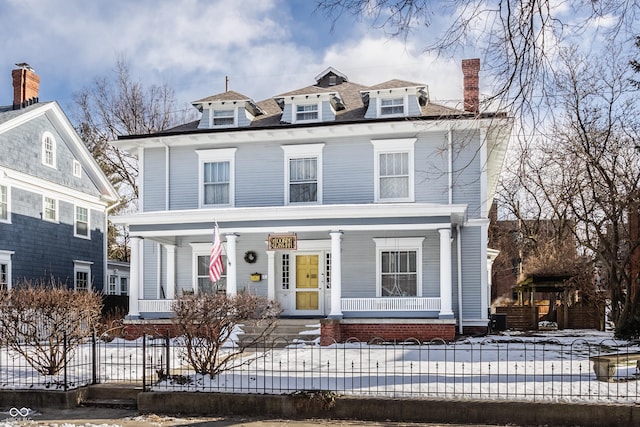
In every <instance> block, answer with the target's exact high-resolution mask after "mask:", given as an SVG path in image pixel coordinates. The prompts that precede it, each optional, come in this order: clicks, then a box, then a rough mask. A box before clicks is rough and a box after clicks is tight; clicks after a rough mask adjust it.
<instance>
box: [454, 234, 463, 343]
mask: <svg viewBox="0 0 640 427" xmlns="http://www.w3.org/2000/svg"><path fill="white" fill-rule="evenodd" d="M456 246H457V248H456V250H457V258H458V259H457V262H456V264H457V267H458V318H459V320H458V331H459V333H460V335H462V334H463V331H464V325H463V324H462V258H461V257H462V239H461V236H460V224H458V225H456Z"/></svg>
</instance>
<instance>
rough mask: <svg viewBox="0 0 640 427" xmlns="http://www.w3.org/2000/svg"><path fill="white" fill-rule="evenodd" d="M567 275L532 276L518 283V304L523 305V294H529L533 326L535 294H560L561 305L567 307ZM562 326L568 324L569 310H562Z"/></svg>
mask: <svg viewBox="0 0 640 427" xmlns="http://www.w3.org/2000/svg"><path fill="white" fill-rule="evenodd" d="M571 277H572V276H569V275H532V276H530V277H528V278H526V279H525V280H523V281H521V282H519V283H518V284H517V285H516V287H515V289H514V290H515V291H516V292H517V293H518V304H519V305H524V294H525V293H527V292H528V293H529V304H530V305H531V307H532V308H533V310H532V313H533V314H532V316H533V319H532V320H533V324H534V325H535V324H537V322H538V319H537V313H536V310H535V307H536V292H539V293H562V297H561V300H560V301H561V303H562V304H564V306H565V307H567V302H568V301H569V291H570V288H569V287H568V286H567V284H566V283H567V280H569V279H571ZM563 315H564V324H565V325H566V324H568V321H569V310H563Z"/></svg>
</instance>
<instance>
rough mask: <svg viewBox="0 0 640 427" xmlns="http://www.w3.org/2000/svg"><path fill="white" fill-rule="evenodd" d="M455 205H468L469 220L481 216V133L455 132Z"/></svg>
mask: <svg viewBox="0 0 640 427" xmlns="http://www.w3.org/2000/svg"><path fill="white" fill-rule="evenodd" d="M453 138H454V139H453V140H454V156H453V171H454V173H453V203H456V204H467V205H468V206H469V211H468V215H469V218H478V217H479V215H480V143H479V141H480V137H479V132H462V131H455V132H453Z"/></svg>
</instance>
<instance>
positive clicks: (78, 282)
mask: <svg viewBox="0 0 640 427" xmlns="http://www.w3.org/2000/svg"><path fill="white" fill-rule="evenodd" d="M91 264H93V263H92V262H89V261H74V262H73V277H74V281H73V287H74V289H75V290H76V291H83V292H86V291H90V290H91Z"/></svg>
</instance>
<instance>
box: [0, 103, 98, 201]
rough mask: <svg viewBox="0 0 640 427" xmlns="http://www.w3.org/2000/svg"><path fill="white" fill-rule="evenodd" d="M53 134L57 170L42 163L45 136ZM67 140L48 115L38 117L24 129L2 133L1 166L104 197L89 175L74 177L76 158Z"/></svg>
mask: <svg viewBox="0 0 640 427" xmlns="http://www.w3.org/2000/svg"><path fill="white" fill-rule="evenodd" d="M47 131H48V132H50V133H51V134H52V135H53V137H54V139H55V142H56V168H55V169H54V168H51V167H49V166H45V165H43V164H42V136H43V134H44V132H47ZM70 143H71V142H70V141H67V140H66V139H65V138H63V137H62V135H61V134H60V133H58V131H57V130H56V128H55V127H54V126H53V124H52V123H51V121H50V120H49V119H48V118H47V117H46V116H40V117H36V118H34V119H33V120H30V121H29V122H27V123H24V124H22V125H21V126H18V127H15V128H13V129H9V130H8V131H6V132H2V133H0V166H4V167H6V168H8V169H11V170H15V171H19V172H22V173H25V174H28V175H31V176H34V177H37V178H41V179H44V180H46V181H48V182H51V183H55V184H60V185H64V186H65V187H68V188H72V189H74V190H78V191H82V192H84V193H86V194H91V195H96V196H97V195H100V192H99V190H98V189H97V187H96V186H95V184H94V183H93V182H92V181H91V179H90V178H89V177H88V176H87V174H86V173H84V172H83V173H82V176H81V177H79V178H78V177H75V176H73V160H74V159H75V156H74V155H73V153H72V152H71V150H70V149H69V146H68V144H70Z"/></svg>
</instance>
